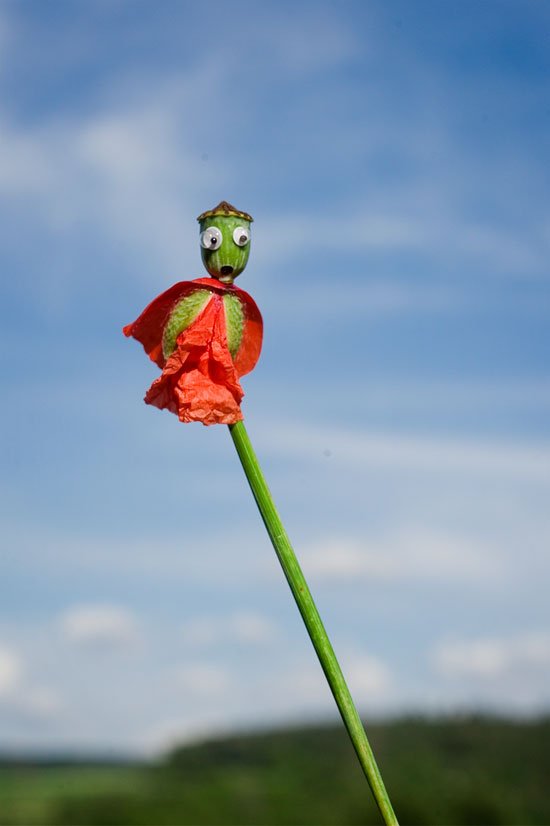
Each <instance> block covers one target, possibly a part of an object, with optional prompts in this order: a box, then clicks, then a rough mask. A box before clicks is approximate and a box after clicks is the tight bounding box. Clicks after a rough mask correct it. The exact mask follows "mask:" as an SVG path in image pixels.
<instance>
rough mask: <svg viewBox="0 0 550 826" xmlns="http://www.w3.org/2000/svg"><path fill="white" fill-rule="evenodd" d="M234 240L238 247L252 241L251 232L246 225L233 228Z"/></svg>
mask: <svg viewBox="0 0 550 826" xmlns="http://www.w3.org/2000/svg"><path fill="white" fill-rule="evenodd" d="M233 240H234V242H235V243H236V245H237V246H238V247H244V246H246V244H248V242H249V241H250V233H249V231H248V230H247V229H245V228H244V227H237V229H234V230H233Z"/></svg>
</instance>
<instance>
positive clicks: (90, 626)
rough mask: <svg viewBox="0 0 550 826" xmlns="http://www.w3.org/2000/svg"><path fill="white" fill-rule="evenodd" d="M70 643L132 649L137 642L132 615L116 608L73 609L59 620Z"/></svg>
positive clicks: (93, 606)
mask: <svg viewBox="0 0 550 826" xmlns="http://www.w3.org/2000/svg"><path fill="white" fill-rule="evenodd" d="M60 623H61V629H62V631H63V634H64V635H65V637H66V638H67V639H68V640H70V642H72V643H75V644H78V645H86V646H97V647H99V648H112V647H115V648H118V647H120V646H122V647H127V646H128V645H133V644H134V643H135V642H136V641H137V639H138V624H137V621H136V618H135V617H134V615H133V614H132V613H131V612H130V611H128V609H126V608H123V607H121V606H118V605H76V606H74V607H73V608H71V609H70V610H68V611H67V612H66V613H65V614H64V615H63V616H62V617H61V620H60Z"/></svg>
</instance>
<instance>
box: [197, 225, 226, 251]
mask: <svg viewBox="0 0 550 826" xmlns="http://www.w3.org/2000/svg"><path fill="white" fill-rule="evenodd" d="M222 241H223V235H222V234H221V232H220V230H219V229H218V228H217V227H208V229H205V230H204V232H201V247H204V249H205V250H218V249H219V248H220V247H221V245H222Z"/></svg>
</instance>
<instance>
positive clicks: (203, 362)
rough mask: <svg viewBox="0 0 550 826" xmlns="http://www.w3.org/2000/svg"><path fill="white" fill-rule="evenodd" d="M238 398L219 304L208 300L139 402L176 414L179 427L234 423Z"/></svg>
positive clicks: (215, 298)
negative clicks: (142, 400)
mask: <svg viewBox="0 0 550 826" xmlns="http://www.w3.org/2000/svg"><path fill="white" fill-rule="evenodd" d="M204 280H206V279H204ZM243 396H244V393H243V390H242V388H241V385H240V384H239V379H238V374H237V370H236V369H235V365H234V364H233V360H232V358H231V355H230V353H229V350H228V348H227V335H226V329H225V311H224V307H223V302H222V299H221V296H217V295H214V296H213V298H212V300H211V301H209V302H208V304H207V305H206V307H205V308H204V309H203V310H202V312H201V313H200V314H199V316H198V317H197V318H196V319H195V320H194V321H193V323H192V324H190V325H189V327H187V329H186V330H184V331H183V332H182V333H180V335H179V336H178V340H177V346H176V349H175V351H174V352H173V353H172V355H171V356H170V357H169V358H168V360H167V361H166V364H165V366H164V370H163V372H162V375H161V376H160V377H159V378H158V379H157V380H156V381H154V382H153V384H152V385H151V387H150V388H149V390H148V391H147V395H146V396H145V401H146V402H147V404H153V405H155V406H156V407H160V408H161V409H163V408H165V409H168V410H170V411H172V413H177V415H178V416H179V418H180V420H181V421H182V422H202V423H203V424H206V425H210V424H234V423H235V422H238V421H240V420H241V419H242V417H243V416H242V413H241V409H240V406H239V405H240V402H241V399H242V398H243Z"/></svg>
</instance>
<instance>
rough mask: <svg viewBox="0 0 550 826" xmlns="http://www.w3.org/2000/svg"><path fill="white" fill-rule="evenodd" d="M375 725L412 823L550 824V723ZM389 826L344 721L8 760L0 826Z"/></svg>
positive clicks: (388, 772) (1, 765)
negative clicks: (64, 758)
mask: <svg viewBox="0 0 550 826" xmlns="http://www.w3.org/2000/svg"><path fill="white" fill-rule="evenodd" d="M368 731H369V735H370V739H371V742H372V745H373V747H374V749H375V752H376V755H377V758H378V762H379V765H380V768H381V770H382V773H383V775H384V778H385V781H386V784H387V787H388V790H389V792H390V795H391V797H392V800H393V803H394V806H395V809H396V811H397V814H398V817H399V819H400V822H401V824H402V825H403V826H406V825H407V824H410V826H413V824H430V825H431V826H434V824H442V825H443V824H453V825H454V826H456V824H486V826H489V825H490V824H503V826H511V825H512V824H521V826H527V824H550V791H549V789H550V736H549V735H550V719H548V718H545V719H540V720H537V721H533V722H517V721H509V720H500V719H492V718H487V717H470V718H461V719H458V718H457V719H435V720H427V719H423V718H407V719H400V720H395V721H392V722H386V723H376V724H369V726H368ZM376 823H380V818H379V815H378V813H377V811H376V808H375V807H374V804H373V803H372V801H371V795H370V791H369V789H368V787H367V784H366V781H365V780H364V778H363V775H362V773H361V771H360V769H359V767H358V765H357V762H356V760H355V755H354V753H353V750H352V748H351V746H350V744H349V742H348V740H347V735H346V733H345V731H344V730H343V728H342V727H341V726H339V725H331V726H311V727H307V728H289V729H285V730H276V731H266V732H260V733H254V734H246V735H236V736H233V737H225V738H223V739H216V740H210V741H208V742H204V743H201V744H197V745H191V746H182V747H180V748H177V749H175V750H174V751H173V752H172V753H171V754H169V755H167V757H166V758H165V759H164V760H163V761H162V762H160V763H158V764H155V765H143V764H132V763H121V762H115V763H112V762H111V763H110V764H102V763H99V762H97V761H89V762H88V763H83V762H78V763H74V764H72V765H71V764H67V763H66V762H60V761H59V760H58V761H56V762H55V763H53V764H51V765H48V764H45V763H44V762H39V763H37V762H36V761H31V760H29V761H27V762H25V761H22V760H21V759H19V760H18V761H16V762H6V761H3V762H0V824H2V826H22V825H23V824H26V826H35V825H36V824H42V826H47V825H48V826H61V825H62V824H63V826H65V825H68V824H71V826H84V824H86V826H96V825H97V826H99V824H105V826H117V824H120V826H132V824H143V825H144V826H145V824H147V826H153V824H158V826H164V824H166V826H168V824H170V826H178V824H180V825H181V826H184V824H193V826H199V824H209V825H210V826H214V825H215V826H226V824H227V825H229V824H231V826H238V824H242V826H245V825H246V826H248V824H250V825H252V824H254V825H255V826H263V825H265V826H276V825H277V824H281V826H282V824H285V826H286V825H287V824H288V826H291V825H292V826H300V825H303V826H306V824H312V825H313V824H315V826H323V824H327V825H328V824H334V826H346V824H348V826H354V825H355V824H376Z"/></svg>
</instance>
